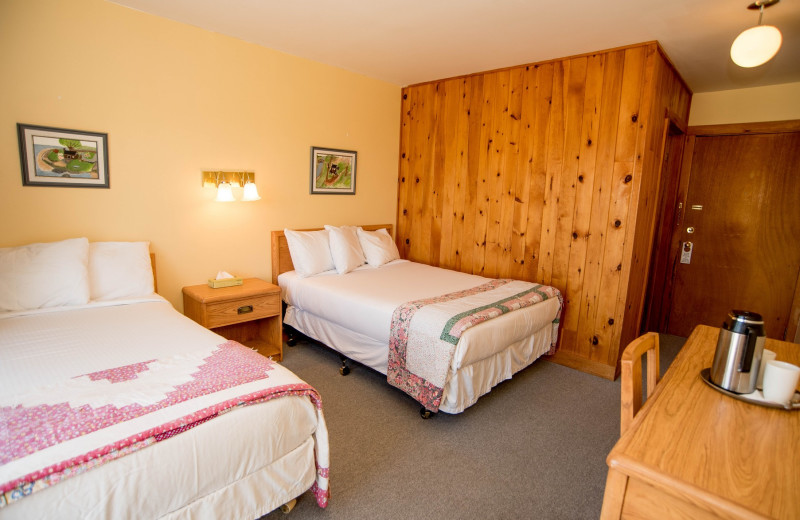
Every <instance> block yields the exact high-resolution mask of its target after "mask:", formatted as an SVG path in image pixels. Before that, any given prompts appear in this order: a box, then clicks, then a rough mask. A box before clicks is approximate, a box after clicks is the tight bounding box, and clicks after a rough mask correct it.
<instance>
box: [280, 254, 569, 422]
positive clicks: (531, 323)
mask: <svg viewBox="0 0 800 520" xmlns="http://www.w3.org/2000/svg"><path fill="white" fill-rule="evenodd" d="M488 280H489V279H487V278H484V277H481V276H475V275H470V274H466V273H461V272H457V271H451V270H447V269H441V268H437V267H432V266H429V265H425V264H419V263H416V262H410V261H407V260H395V261H393V262H390V263H388V264H386V265H384V266H381V267H380V268H373V267H369V266H362V267H360V268H358V269H356V270H354V271H352V272H350V273H347V274H346V275H338V274H337V273H336V272H335V271H329V272H326V273H321V274H318V275H315V276H312V277H307V278H301V277H300V276H298V275H297V274H296V272H294V271H289V272H286V273H283V274H281V275H280V276H279V277H278V283H279V285H280V287H281V294H282V297H283V299H284V301H285V302H286V303H287V304H288V307H287V311H286V315H285V317H284V323H286V324H288V325H290V326H292V327H295V328H296V329H297V330H299V331H300V332H302V333H304V334H306V335H308V336H310V337H312V338H314V339H317V340H319V341H321V342H323V343H325V344H326V345H328V346H331V347H332V348H334V349H336V350H338V351H339V352H341V353H342V354H344V355H345V356H347V357H349V358H351V359H353V360H355V361H358V362H360V363H363V364H365V365H367V366H369V367H371V368H373V369H374V370H377V371H379V372H381V373H383V374H386V373H387V362H388V350H389V346H388V345H389V335H390V330H391V321H392V314H393V312H394V310H395V309H396V308H397V307H398V306H400V305H401V304H403V303H406V302H408V301H412V300H418V299H422V298H430V297H434V296H438V295H441V294H446V293H450V292H455V291H461V290H465V289H469V288H473V287H476V286H478V285H481V284H483V283H486V282H487V281H488ZM559 310H560V304H559V301H558V300H557V299H549V300H545V301H543V302H541V303H539V304H536V305H534V306H531V307H526V308H523V309H519V310H516V311H514V312H510V313H507V314H504V315H502V316H499V317H497V318H495V319H492V320H490V321H487V322H484V323H481V324H478V325H476V326H474V327H472V328H470V329H468V330H467V331H466V332H464V334H463V335H462V336H461V339H460V341H459V342H458V345H457V346H456V351H455V355H454V356H453V360H452V366H451V375H450V378H449V381H448V388H449V390H448V388H446V389H445V398H444V400H443V404H442V406H441V407H440V409H441V410H443V411H446V412H448V413H458V412H460V411H463V410H464V409H465V408H466V407H468V406H470V405H472V404H474V402H475V401H476V400H477V398H478V397H479V396H480V395H483V394H484V393H486V392H488V391H489V390H490V389H491V387H492V386H494V385H496V384H497V383H498V382H500V381H502V380H504V379H508V378H510V377H511V375H512V374H513V373H515V372H517V371H519V370H520V369H522V368H524V367H525V366H528V365H529V364H530V363H532V362H533V361H534V360H535V359H537V358H538V357H540V356H541V355H543V354H544V353H546V352H548V351H549V350H550V348H551V343H552V342H553V340H554V339H555V338H554V335H553V326H552V325H553V321H554V320H555V319H556V317H557V316H558V313H559Z"/></svg>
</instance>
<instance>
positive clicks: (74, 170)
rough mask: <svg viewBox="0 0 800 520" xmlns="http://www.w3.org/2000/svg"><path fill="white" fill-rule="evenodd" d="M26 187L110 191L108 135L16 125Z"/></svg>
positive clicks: (23, 182) (23, 183)
mask: <svg viewBox="0 0 800 520" xmlns="http://www.w3.org/2000/svg"><path fill="white" fill-rule="evenodd" d="M17 134H18V136H19V156H20V161H21V162H22V185H23V186H66V187H71V188H108V187H109V183H108V134H100V133H97V132H84V131H81V130H66V129H64V128H50V127H46V126H34V125H24V124H22V123H17Z"/></svg>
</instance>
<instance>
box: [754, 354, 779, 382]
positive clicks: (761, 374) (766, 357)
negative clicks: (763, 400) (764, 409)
mask: <svg viewBox="0 0 800 520" xmlns="http://www.w3.org/2000/svg"><path fill="white" fill-rule="evenodd" d="M773 359H775V353H774V352H773V351H771V350H767V349H764V352H762V354H761V364H760V365H759V366H758V378H757V379H756V388H758V389H759V390H761V389H762V388H764V369H765V368H767V362H768V361H772V360H773Z"/></svg>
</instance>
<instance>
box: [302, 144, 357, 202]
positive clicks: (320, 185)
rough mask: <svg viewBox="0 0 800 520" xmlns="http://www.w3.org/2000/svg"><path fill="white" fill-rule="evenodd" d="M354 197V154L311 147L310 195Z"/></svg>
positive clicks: (346, 151)
mask: <svg viewBox="0 0 800 520" xmlns="http://www.w3.org/2000/svg"><path fill="white" fill-rule="evenodd" d="M315 193H332V194H338V195H355V193H356V152H351V151H348V150H336V149H333V148H320V147H317V146H312V147H311V194H312V195H313V194H315Z"/></svg>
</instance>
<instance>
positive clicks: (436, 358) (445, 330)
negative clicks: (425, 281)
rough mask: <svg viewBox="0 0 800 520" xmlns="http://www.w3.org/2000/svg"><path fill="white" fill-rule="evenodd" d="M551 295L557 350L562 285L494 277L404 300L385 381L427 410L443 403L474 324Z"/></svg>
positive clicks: (397, 316)
mask: <svg viewBox="0 0 800 520" xmlns="http://www.w3.org/2000/svg"><path fill="white" fill-rule="evenodd" d="M550 298H558V300H559V311H558V313H557V314H556V317H555V319H554V320H553V339H552V348H551V352H550V353H552V352H553V350H554V348H555V345H556V342H557V339H558V323H559V319H560V316H561V308H562V307H563V305H562V297H561V293H560V292H559V290H558V289H556V288H554V287H550V286H546V285H540V284H534V283H531V282H524V281H520V280H509V279H499V280H491V281H489V282H487V283H484V284H481V285H478V286H477V287H473V288H471V289H466V290H463V291H457V292H453V293H448V294H445V295H442V296H436V297H433V298H425V299H420V300H414V301H410V302H406V303H404V304H402V305H400V306H399V307H397V308H396V309H395V311H394V313H393V314H392V324H391V332H390V337H389V364H388V370H387V380H388V382H389V384H391V385H392V386H395V387H397V388H399V389H401V390H403V391H404V392H406V393H407V394H409V395H410V396H412V397H413V398H414V399H416V400H417V401H419V403H420V404H422V405H423V406H424V407H425V408H426V409H428V410H430V411H433V412H436V411H438V410H439V405H440V404H441V399H442V392H443V389H444V386H445V384H446V383H447V375H448V374H449V372H450V367H451V364H452V360H453V356H454V353H455V349H456V345H457V344H458V341H459V339H460V338H461V335H462V334H463V333H464V331H466V330H467V329H469V328H470V327H473V326H475V325H478V324H480V323H483V322H484V321H487V320H490V319H492V318H496V317H498V316H501V315H503V314H505V313H508V312H512V311H514V310H517V309H521V308H523V307H529V306H531V305H535V304H537V303H539V302H542V301H544V300H548V299H550Z"/></svg>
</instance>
